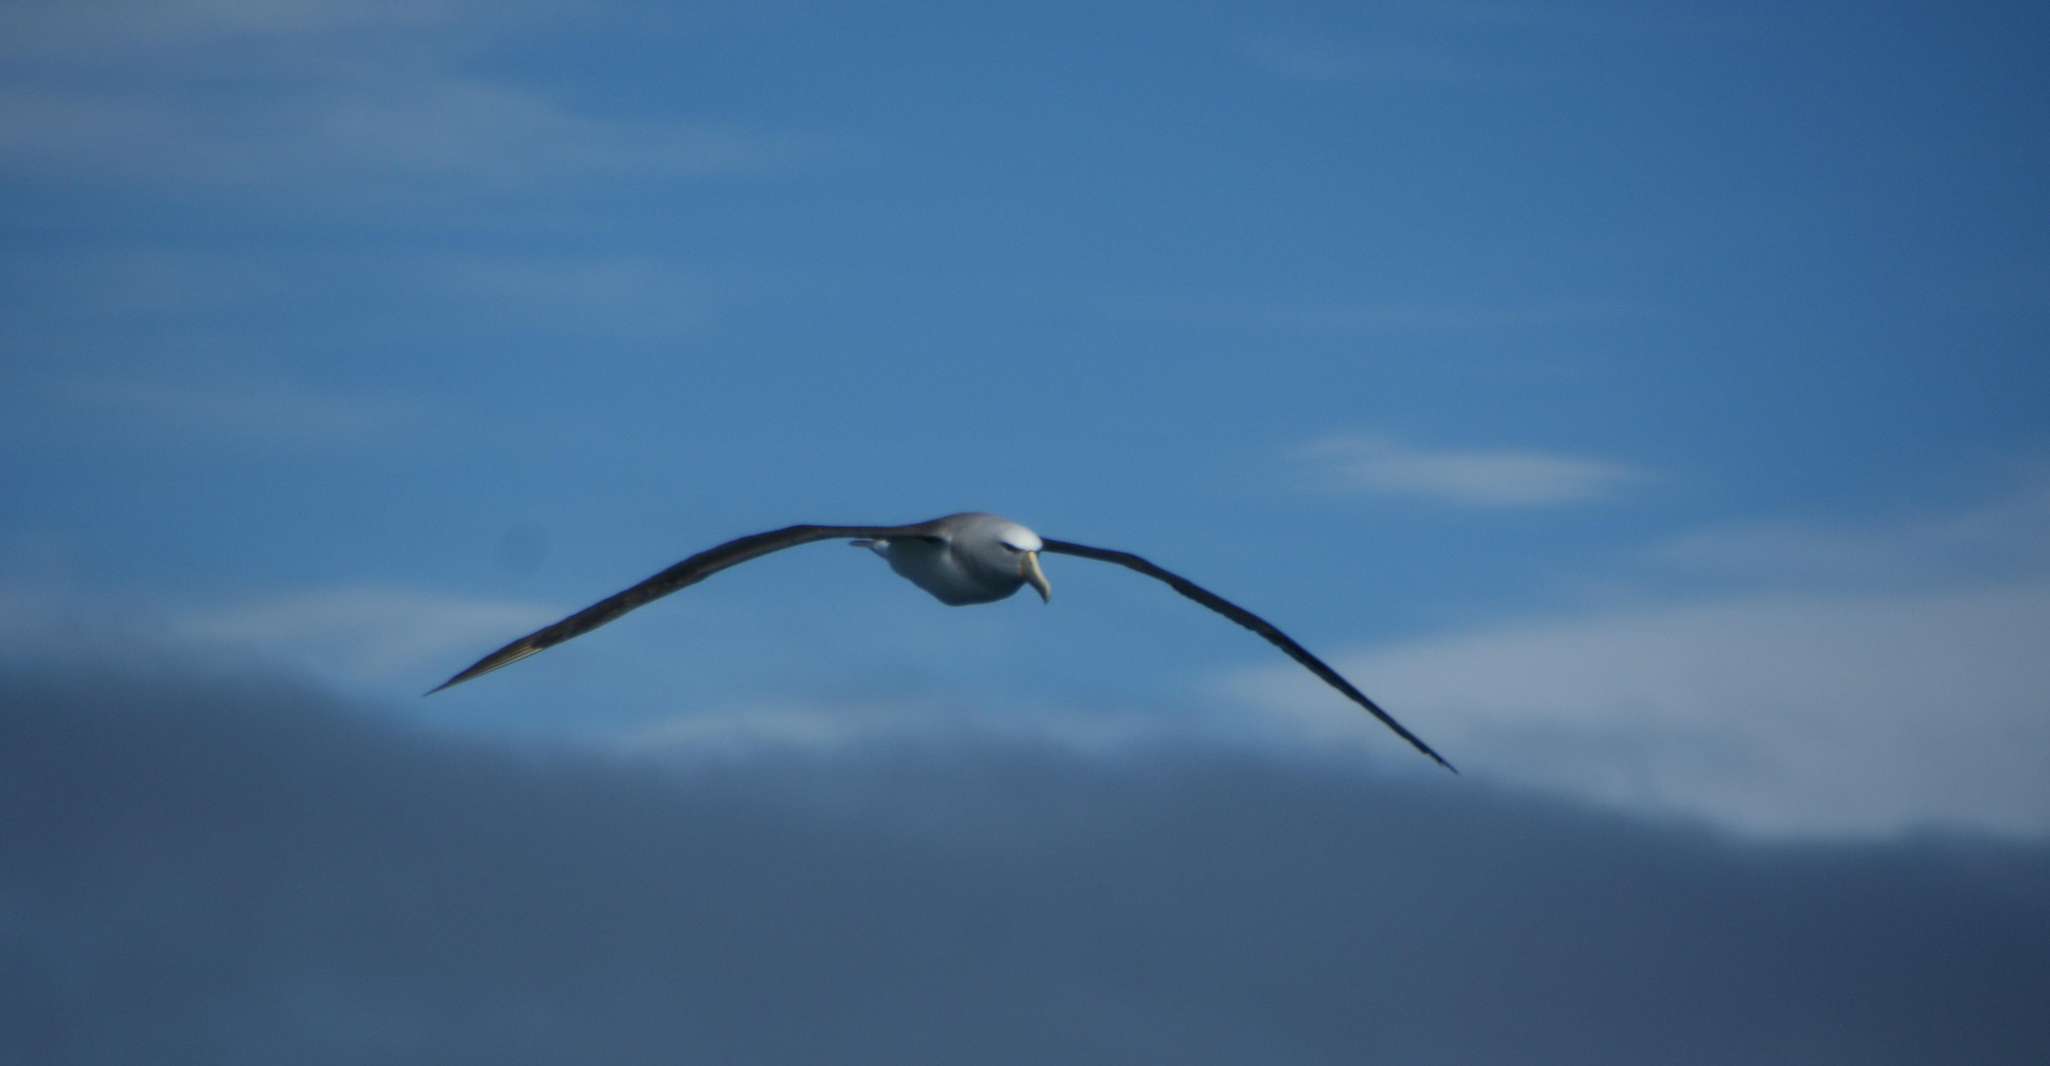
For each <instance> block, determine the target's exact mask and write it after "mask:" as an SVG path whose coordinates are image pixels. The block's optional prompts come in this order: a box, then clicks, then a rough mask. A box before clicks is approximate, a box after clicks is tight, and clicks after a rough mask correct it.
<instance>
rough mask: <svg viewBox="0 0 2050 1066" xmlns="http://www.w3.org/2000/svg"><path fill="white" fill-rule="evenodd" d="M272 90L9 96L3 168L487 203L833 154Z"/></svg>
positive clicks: (453, 104)
mask: <svg viewBox="0 0 2050 1066" xmlns="http://www.w3.org/2000/svg"><path fill="white" fill-rule="evenodd" d="M275 89H276V91H274V92H270V93H249V94H246V95H243V96H239V97H237V98H235V99H233V100H229V101H219V100H208V99H201V98H196V97H193V96H190V95H187V94H179V93H168V94H167V93H162V92H158V91H153V90H147V89H136V90H131V91H80V90H67V89H61V88H49V87H42V88H30V89H15V90H12V91H0V108H4V109H5V110H6V112H7V113H8V122H7V124H6V125H5V126H4V127H0V166H5V167H7V168H8V169H12V170H15V171H18V172H28V173H40V174H79V173H83V174H89V175H93V176H96V177H105V178H114V179H146V180H148V181H151V182H153V183H161V182H163V181H165V180H176V181H183V182H189V183H202V184H212V185H226V186H234V187H260V186H263V185H266V184H269V183H272V182H277V181H284V180H323V181H337V180H341V181H362V180H366V179H374V178H389V179H400V178H403V179H409V180H420V179H451V180H460V181H463V182H466V183H472V184H474V185H478V186H481V187H482V188H484V189H487V190H491V189H507V188H516V187H525V186H530V185H534V184H537V183H542V182H547V181H550V180H555V179H564V178H578V177H625V176H632V177H637V178H644V177H656V178H688V177H704V176H709V175H724V174H744V173H757V172H763V171H773V170H778V169H782V168H784V167H785V166H787V165H789V164H792V163H794V162H796V161H799V160H802V159H805V158H808V157H810V156H812V155H814V154H816V153H817V152H819V151H821V150H822V149H823V148H824V146H825V145H824V142H823V141H821V140H819V139H817V138H808V137H804V136H802V135H798V134H791V133H775V132H767V131H761V130H755V129H750V128H747V127H744V126H740V125H737V124H733V123H723V122H718V121H709V120H703V119H684V118H676V117H655V116H649V117H641V118H633V119H622V118H611V117H603V116H599V115H595V114H587V113H583V112H580V111H577V110H574V109H572V108H570V107H568V106H566V105H564V104H562V103H560V102H558V101H556V100H553V99H550V98H549V97H547V96H546V95H544V94H542V93H539V92H537V91H533V90H529V89H524V88H521V87H518V86H512V85H503V84H494V83H489V82H480V81H474V80H466V79H456V78H448V77H438V76H424V77H423V76H401V75H395V76H393V77H391V78H389V79H385V80H381V81H378V82H375V83H369V84H351V83H344V84H313V85H306V84H296V83H291V82H282V83H280V84H279V85H278V86H276V87H275Z"/></svg>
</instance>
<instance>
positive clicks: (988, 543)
mask: <svg viewBox="0 0 2050 1066" xmlns="http://www.w3.org/2000/svg"><path fill="white" fill-rule="evenodd" d="M941 522H942V523H943V526H942V528H943V529H944V530H945V533H946V537H947V540H948V543H949V545H950V547H951V548H952V550H953V553H954V555H955V556H956V557H957V558H958V559H959V560H960V561H961V563H962V565H963V566H966V567H968V568H970V569H971V570H973V571H975V572H976V576H978V577H980V578H982V579H983V580H985V581H988V582H991V583H995V584H1000V585H1001V586H1003V587H1004V592H1005V594H1006V595H1008V594H1009V593H1010V592H1012V591H1014V590H1016V589H1017V588H1018V587H1019V586H1020V585H1031V586H1032V587H1033V588H1034V589H1036V590H1037V591H1038V592H1039V598H1040V599H1041V600H1042V601H1045V602H1051V601H1052V600H1053V588H1052V586H1050V585H1048V584H1047V581H1046V574H1045V573H1044V572H1043V571H1041V570H1040V569H1039V552H1040V550H1041V548H1042V547H1044V545H1043V543H1042V542H1041V541H1040V539H1039V534H1037V533H1034V532H1032V531H1031V530H1029V529H1027V528H1025V527H1024V526H1021V525H1019V524H1018V523H1016V522H1013V521H1011V520H1010V519H1008V518H1003V517H1000V516H998V515H993V514H957V515H948V516H947V517H946V518H944V519H941Z"/></svg>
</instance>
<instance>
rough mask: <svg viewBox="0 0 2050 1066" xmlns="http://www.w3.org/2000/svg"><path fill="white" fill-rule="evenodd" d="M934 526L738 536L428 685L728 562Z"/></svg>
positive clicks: (455, 681)
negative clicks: (816, 543) (825, 542)
mask: <svg viewBox="0 0 2050 1066" xmlns="http://www.w3.org/2000/svg"><path fill="white" fill-rule="evenodd" d="M930 525H931V523H923V522H922V523H919V524H916V525H909V526H811V525H801V526H786V527H784V528H782V529H772V530H769V531H768V532H766V533H753V534H750V535H748V536H745V537H736V538H734V539H733V540H729V541H727V542H726V543H724V544H721V545H719V546H718V547H716V548H708V549H706V550H705V551H701V552H699V553H697V554H696V555H693V556H691V557H690V558H688V559H685V560H684V561H682V562H680V563H677V564H676V565H675V566H672V567H670V568H669V569H667V570H664V571H662V572H661V573H659V574H656V575H655V576H654V577H651V578H649V579H647V580H646V581H643V582H641V583H640V584H638V585H635V586H633V587H632V588H630V589H627V590H625V591H624V592H619V593H615V594H613V595H611V596H607V597H606V598H604V599H602V600H599V601H598V602H597V603H594V604H592V605H590V606H589V607H586V608H584V609H583V610H581V611H578V612H577V613H575V614H573V615H570V616H569V617H568V618H565V619H563V620H562V621H560V622H557V623H555V624H554V625H550V626H544V627H542V628H540V629H537V630H535V631H533V632H532V633H529V634H527V635H526V636H524V637H521V638H520V639H518V640H515V641H513V642H512V643H510V644H507V645H506V646H505V647H503V648H500V649H498V650H497V651H494V652H492V653H491V654H489V655H486V656H485V657H483V658H482V659H479V660H477V661H476V662H475V663H473V664H471V666H470V667H469V668H468V669H466V670H464V671H463V672H462V673H459V674H457V675H456V676H454V677H451V678H449V679H448V680H447V681H444V682H442V683H441V684H439V685H436V686H434V687H433V688H431V689H428V690H427V694H428V695H430V696H432V695H434V694H435V693H437V692H440V691H441V690H442V689H445V688H447V687H449V686H450V685H459V684H461V683H463V682H465V681H468V680H470V679H471V678H473V677H477V676H479V675H482V674H488V673H490V672H491V671H493V670H496V669H498V668H499V667H501V666H510V665H512V664H513V663H516V662H519V661H520V660H521V659H524V658H526V657H527V656H529V655H532V654H534V653H535V652H539V651H545V650H547V649H549V648H552V647H554V646H556V645H557V644H560V643H562V642H563V641H565V640H568V639H570V638H571V637H574V636H578V635H580V634H583V633H588V632H590V631H591V630H593V629H596V628H598V627H599V626H602V625H604V624H605V623H607V622H610V621H612V620H613V619H615V618H618V617H619V616H620V615H623V614H625V613H626V612H628V611H631V610H633V609H634V608H636V607H639V606H641V605H642V604H644V603H647V602H648V601H650V600H656V599H660V598H662V597H663V596H667V595H669V594H670V593H672V592H675V591H676V590H677V589H680V588H684V587H687V586H690V585H695V584H697V583H698V582H700V581H703V580H704V579H706V578H708V577H711V576H712V575H713V574H716V573H718V572H719V571H721V570H724V569H726V568H727V567H729V566H738V565H740V564H741V563H744V562H747V561H748V560H749V559H755V558H759V557H761V556H764V555H767V554H769V553H770V552H776V551H782V550H783V549H785V548H795V547H797V546H798V545H800V544H810V543H811V542H813V541H816V540H835V539H838V538H840V537H870V538H888V537H909V536H919V535H923V534H925V533H926V532H927V531H928V530H927V527H928V526H930Z"/></svg>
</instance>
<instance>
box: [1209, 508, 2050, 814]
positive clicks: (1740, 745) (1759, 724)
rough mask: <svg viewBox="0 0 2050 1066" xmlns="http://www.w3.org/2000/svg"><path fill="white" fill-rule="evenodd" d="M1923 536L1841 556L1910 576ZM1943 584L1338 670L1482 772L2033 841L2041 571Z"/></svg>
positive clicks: (2047, 593)
mask: <svg viewBox="0 0 2050 1066" xmlns="http://www.w3.org/2000/svg"><path fill="white" fill-rule="evenodd" d="M2016 506H2019V505H2016ZM1933 524H1941V523H1933ZM1925 528H1927V526H1915V527H1912V528H1906V529H1902V530H1900V531H1898V533H1897V534H1895V535H1891V536H1889V534H1888V533H1887V532H1886V531H1883V530H1881V531H1867V532H1863V533H1859V534H1856V535H1854V536H1850V537H1848V538H1845V540H1846V542H1847V544H1848V546H1849V547H1850V549H1851V550H1852V551H1853V552H1856V553H1862V554H1864V555H1866V556H1867V557H1870V558H1874V559H1885V560H1892V561H1895V562H1899V563H1902V564H1904V565H1910V566H1913V565H1917V562H1916V561H1917V560H1922V559H1924V557H1925V556H1924V552H1925V550H1926V548H1927V546H1928V545H1929V544H1931V543H1936V544H1939V545H1940V544H1941V543H1944V542H1943V541H1942V540H1940V539H1939V540H1938V541H1935V542H1931V541H1928V540H1926V539H1925V538H1924V537H1923V535H1922V534H1921V532H1919V531H1920V530H1921V529H1925ZM2033 532H2034V531H2032V530H2031V529H2030V528H2028V527H2019V528H2016V529H2013V530H2010V531H2009V532H2008V534H2007V536H2006V538H2005V543H2004V544H2003V545H2002V546H2001V547H2000V551H2001V552H2002V553H2003V554H2004V555H2006V556H2008V557H2012V556H2013V555H2014V554H2016V553H2021V552H2025V551H2026V550H2027V549H2026V548H2025V547H2024V546H2023V545H2022V544H2021V543H2020V542H2021V541H2023V540H2027V539H2028V538H2030V537H2031V536H2032V535H2033ZM2001 540H2002V539H2001V538H1999V537H1996V536H1994V535H1993V534H1992V533H1991V532H1990V531H1989V532H1987V533H1986V535H1985V536H1983V537H1979V538H1978V540H1977V542H1978V543H1981V544H2000V543H2001ZM1780 542H1781V543H1782V544H1787V545H1792V546H1793V548H1794V553H1793V555H1792V557H1790V558H1788V559H1786V560H1781V561H1778V562H1774V561H1771V560H1765V561H1761V562H1759V563H1758V564H1757V565H1759V566H1761V567H1763V569H1760V570H1759V571H1758V573H1759V574H1760V576H1761V577H1768V578H1769V575H1772V574H1775V573H1784V572H1786V571H1787V570H1788V569H1790V568H1796V567H1798V566H1799V565H1801V564H1800V560H1801V559H1802V558H1808V557H1819V556H1826V555H1827V548H1826V543H1825V537H1824V534H1822V533H1820V532H1814V531H1810V532H1808V533H1806V534H1805V535H1803V536H1799V537H1793V536H1787V537H1783V538H1782V539H1781V541H1780ZM1761 546H1762V542H1761V543H1758V544H1754V545H1752V546H1749V547H1747V548H1746V549H1745V551H1746V552H1747V553H1748V552H1755V551H1757V550H1760V548H1761ZM1937 550H1938V551H1939V552H1940V551H1941V549H1940V548H1938V549H1937ZM2036 552H2037V555H2038V556H2039V557H2040V555H2041V550H2040V547H2039V548H2037V549H2036ZM1928 565H1931V566H1939V565H1940V564H1939V563H1936V562H1933V561H1932V562H1929V563H1928ZM1937 572H1939V573H1940V572H1944V571H1941V570H1939V571H1937ZM1948 573H1949V574H1950V575H1951V579H1950V580H1949V581H1948V582H1946V583H1943V584H1942V586H1941V587H1930V584H1929V583H1928V582H1922V583H1918V584H1916V585H1912V586H1910V587H1901V585H1900V583H1898V582H1887V583H1885V585H1884V586H1882V587H1881V588H1877V589H1867V590H1864V591H1854V590H1852V589H1851V588H1849V587H1846V586H1844V585H1842V584H1840V583H1837V584H1834V586H1833V587H1824V588H1820V589H1817V588H1812V587H1804V588H1802V589H1800V590H1799V591H1793V590H1789V589H1786V588H1775V587H1773V586H1774V582H1772V581H1770V580H1767V582H1766V584H1765V585H1763V586H1757V585H1754V586H1752V587H1750V588H1749V589H1748V590H1746V591H1742V592H1737V593H1733V594H1726V595H1723V596H1720V597H1717V598H1714V599H1712V600H1709V601H1706V602H1701V601H1698V600H1697V601H1693V602H1681V601H1675V600H1673V599H1671V598H1667V599H1666V600H1664V601H1663V602H1660V601H1659V600H1657V599H1655V598H1653V597H1650V596H1640V597H1639V600H1640V602H1639V604H1638V605H1636V606H1633V607H1628V608H1607V609H1601V610H1596V611H1592V612H1588V613H1582V614H1572V615H1563V616H1555V617H1549V618H1538V619H1533V620H1530V621H1527V622H1523V623H1520V624H1511V625H1503V626H1497V627H1493V628H1489V629H1484V630H1480V631H1475V632H1466V633H1456V634H1451V635H1448V636H1444V637H1439V638H1433V639H1425V640H1418V641H1409V642H1404V643H1399V644H1395V645H1392V646H1383V647H1376V648H1371V649H1359V650H1356V651H1354V652H1351V653H1349V654H1341V655H1338V656H1336V657H1334V661H1335V662H1336V663H1337V664H1338V665H1339V668H1340V669H1341V670H1343V671H1345V672H1346V673H1347V674H1348V675H1349V676H1351V677H1352V678H1354V679H1355V680H1356V681H1358V682H1359V683H1360V684H1361V685H1362V686H1364V687H1365V688H1366V689H1367V690H1368V691H1369V692H1372V693H1375V694H1376V697H1377V698H1378V699H1380V700H1382V701H1383V702H1385V703H1386V704H1387V705H1388V706H1389V707H1390V708H1392V709H1394V710H1395V712H1396V713H1397V714H1398V715H1399V716H1400V717H1402V718H1403V719H1404V720H1405V721H1406V722H1407V723H1408V724H1409V725H1411V726H1412V727H1414V728H1416V729H1417V730H1418V731H1419V732H1420V733H1421V734H1422V735H1424V736H1425V737H1427V738H1429V739H1430V740H1431V741H1432V742H1433V744H1434V745H1436V746H1437V747H1439V748H1440V749H1441V750H1444V751H1446V752H1448V753H1449V754H1450V755H1451V757H1453V758H1454V759H1455V760H1457V761H1459V762H1460V764H1461V766H1462V767H1463V768H1468V769H1471V770H1473V771H1475V772H1478V773H1481V774H1486V775H1499V776H1501V777H1504V778H1510V779H1515V780H1520V781H1525V782H1529V783H1533V784H1538V785H1543V786H1546V787H1549V788H1553V789H1557V790H1560V791H1563V792H1568V793H1573V794H1578V795H1582V796H1586V797H1589V798H1592V799H1597V800H1601V801H1605V802H1612V803H1616V804H1620V805H1624V806H1629V807H1639V808H1646V809H1657V810H1665V811H1677V812H1683V813H1687V814H1692V815H1695V816H1699V817H1703V818H1707V819H1711V820H1714V821H1716V822H1719V823H1722V824H1726V825H1731V826H1736V827H1741V828H1745V829H1749V830H1755V831H1761V832H1769V833H1840V832H1851V833H1882V832H1891V831H1897V830H1903V829H1909V828H1914V827H1917V826H1921V825H1926V824H1942V825H1958V826H1968V827H1972V828H1977V829H1984V830H1992V831H1999V832H2007V833H2019V834H2031V835H2042V834H2050V776H2046V775H2045V774H2044V773H2043V753H2044V752H2045V751H2050V715H2045V714H2044V713H2043V711H2044V693H2046V692H2050V658H2046V657H2045V656H2043V655H2042V653H2041V647H2040V645H2041V637H2040V634H2042V633H2045V632H2050V577H2046V576H2045V575H2044V573H2043V572H2042V570H2041V569H2040V568H2036V567H2029V568H2025V569H2024V570H2023V572H2021V573H2017V574H2011V575H2010V576H2009V577H2008V579H2006V580H2004V581H1996V580H1990V579H1989V575H1987V574H1986V573H1984V572H1977V573H1974V574H1972V575H1970V576H1969V577H1967V576H1965V575H1962V574H1960V572H1959V571H1957V570H1956V569H1951V570H1949V571H1948ZM1234 684H1235V690H1236V691H1237V692H1238V693H1239V694H1240V695H1242V696H1244V697H1246V698H1248V699H1249V700H1250V701H1251V702H1252V703H1253V704H1254V705H1255V706H1256V707H1258V708H1260V709H1263V710H1265V711H1266V712H1268V713H1269V714H1271V715H1273V716H1275V718H1276V720H1277V721H1279V722H1282V723H1284V724H1285V726H1286V728H1287V729H1290V730H1298V731H1301V732H1303V733H1304V734H1305V735H1308V736H1311V737H1314V738H1317V739H1318V741H1319V742H1320V743H1333V742H1341V741H1344V740H1347V739H1358V740H1361V741H1363V742H1364V741H1372V742H1379V741H1381V740H1382V738H1381V737H1379V736H1378V735H1377V734H1376V733H1375V732H1374V731H1372V730H1362V729H1361V728H1360V723H1359V722H1358V720H1357V716H1356V715H1355V714H1353V713H1352V711H1351V709H1350V708H1349V707H1347V706H1346V705H1345V704H1344V703H1343V701H1334V700H1332V699H1330V698H1329V693H1328V692H1324V691H1321V690H1320V688H1319V686H1318V685H1317V684H1316V683H1315V682H1314V680H1309V681H1307V682H1306V680H1305V679H1304V678H1302V677H1300V676H1298V672H1293V671H1286V670H1275V669H1262V670H1259V671H1256V672H1254V673H1251V674H1247V675H1244V676H1242V677H1240V678H1238V679H1237V680H1236V682H1235V683H1234Z"/></svg>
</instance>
